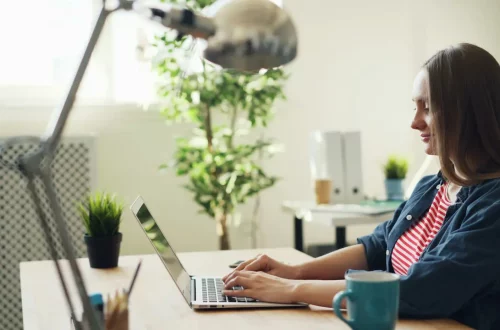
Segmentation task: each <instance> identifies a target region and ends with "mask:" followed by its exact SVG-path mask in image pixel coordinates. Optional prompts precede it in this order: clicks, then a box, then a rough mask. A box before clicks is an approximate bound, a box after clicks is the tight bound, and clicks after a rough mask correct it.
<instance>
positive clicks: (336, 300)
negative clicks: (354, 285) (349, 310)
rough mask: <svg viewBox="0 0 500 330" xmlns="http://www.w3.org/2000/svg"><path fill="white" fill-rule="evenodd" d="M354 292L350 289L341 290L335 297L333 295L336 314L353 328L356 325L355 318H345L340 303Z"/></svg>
mask: <svg viewBox="0 0 500 330" xmlns="http://www.w3.org/2000/svg"><path fill="white" fill-rule="evenodd" d="M352 294H353V292H352V291H350V290H347V291H340V292H338V293H337V294H336V295H335V297H333V310H334V312H335V314H336V315H337V317H338V318H339V319H341V320H342V321H343V322H345V323H346V324H347V325H348V326H350V327H351V328H353V327H354V320H347V319H346V318H344V315H342V311H341V310H340V309H341V307H340V304H341V303H342V300H344V298H349V296H352Z"/></svg>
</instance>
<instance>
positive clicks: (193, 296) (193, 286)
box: [191, 277, 196, 305]
mask: <svg viewBox="0 0 500 330" xmlns="http://www.w3.org/2000/svg"><path fill="white" fill-rule="evenodd" d="M195 301H196V280H195V279H194V278H192V277H191V305H192V304H193V302H195Z"/></svg>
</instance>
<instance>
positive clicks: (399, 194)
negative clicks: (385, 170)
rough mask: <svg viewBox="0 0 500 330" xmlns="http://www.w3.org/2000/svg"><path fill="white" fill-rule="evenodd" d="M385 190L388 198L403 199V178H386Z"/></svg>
mask: <svg viewBox="0 0 500 330" xmlns="http://www.w3.org/2000/svg"><path fill="white" fill-rule="evenodd" d="M385 192H386V195H387V199H388V200H403V199H404V192H403V180H402V179H386V180H385Z"/></svg>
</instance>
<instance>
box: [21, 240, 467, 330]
mask: <svg viewBox="0 0 500 330" xmlns="http://www.w3.org/2000/svg"><path fill="white" fill-rule="evenodd" d="M258 252H260V253H262V252H263V253H267V254H269V255H270V256H273V257H275V258H277V259H279V260H283V261H287V262H290V263H301V262H304V261H306V260H308V259H310V258H311V257H309V256H307V255H305V254H303V253H301V252H298V251H296V250H294V249H291V248H285V249H270V250H259V251H256V250H244V251H224V252H197V253H181V254H179V258H180V259H181V261H182V263H183V264H184V267H185V268H186V269H187V271H188V272H189V273H190V274H196V275H215V276H222V275H225V274H226V273H227V272H228V271H230V269H229V268H228V265H229V264H230V263H232V262H234V261H236V260H239V259H247V258H250V257H253V256H255V255H256V254H257V253H258ZM141 257H142V258H143V264H142V268H141V272H140V274H139V277H138V278H137V282H136V284H135V288H134V291H133V293H132V296H131V306H130V308H131V315H130V322H131V326H130V329H133V330H136V329H141V330H149V329H150V330H154V329H210V330H215V329H228V328H237V329H241V330H244V329H276V328H286V329H290V330H291V329H300V330H303V329H311V328H314V329H348V327H347V326H346V325H345V324H344V323H343V322H342V321H340V320H339V319H337V317H336V316H335V315H334V314H333V312H332V310H331V309H328V308H320V307H316V306H310V307H307V308H301V309H260V310H250V309H249V310H238V311H231V310H215V311H213V310H212V311H208V310H207V311H200V312H196V311H193V310H192V309H191V308H190V307H189V306H188V305H187V304H186V302H185V300H184V298H183V297H182V295H181V294H180V293H179V291H178V290H177V287H176V286H175V284H174V282H173V281H172V280H171V278H170V276H169V274H168V273H167V270H166V269H165V268H164V267H163V264H162V263H161V261H160V260H159V259H158V257H157V256H156V255H146V256H141ZM139 258H140V257H139V256H126V257H121V258H120V263H119V268H117V269H113V270H95V269H91V268H90V267H89V265H88V260H87V259H80V260H79V264H80V266H81V270H82V273H83V276H84V279H85V282H86V285H87V289H88V291H89V293H93V292H101V293H103V294H107V293H108V292H109V293H111V292H114V290H115V289H121V288H125V287H127V286H128V284H129V282H130V279H131V278H132V274H133V271H134V269H135V266H136V265H137V262H138V260H139ZM20 268H21V290H22V304H23V317H24V329H25V330H35V329H50V330H54V329H58V330H63V329H69V328H70V327H69V325H70V321H69V312H68V309H67V308H66V303H65V301H64V296H63V293H62V290H61V288H60V285H59V280H58V278H57V275H56V271H55V268H54V266H53V263H52V262H51V261H33V262H23V263H21V267H20ZM63 269H64V272H65V273H66V274H69V267H68V266H67V264H65V265H64V267H63ZM71 294H72V296H76V295H75V290H74V288H72V290H71ZM397 329H418V330H426V329H429V330H430V329H436V330H437V329H468V328H467V327H465V326H461V325H459V324H458V323H455V322H452V321H448V320H432V321H430V320H429V321H427V320H426V321H413V320H404V321H400V322H399V323H398V327H397Z"/></svg>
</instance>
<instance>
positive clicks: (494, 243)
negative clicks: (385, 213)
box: [358, 173, 500, 329]
mask: <svg viewBox="0 0 500 330" xmlns="http://www.w3.org/2000/svg"><path fill="white" fill-rule="evenodd" d="M443 183H444V179H443V177H442V175H441V173H438V174H437V175H432V176H426V177H424V178H423V179H422V180H420V182H419V183H418V185H417V186H416V188H415V190H414V192H413V194H412V195H411V197H410V198H409V199H408V200H407V201H406V202H404V203H402V204H401V205H400V206H399V208H398V209H397V210H396V212H395V214H394V217H393V219H392V220H389V221H387V222H384V223H382V224H380V225H379V226H377V228H376V229H375V231H374V232H373V233H372V234H371V235H368V236H364V237H361V238H359V239H358V242H359V243H361V244H363V245H364V247H365V252H366V257H367V261H368V266H369V270H382V271H388V272H394V268H393V267H392V263H391V255H392V251H393V249H394V245H395V244H396V241H397V240H398V239H399V237H400V236H401V235H402V234H403V233H404V232H405V231H406V230H408V228H410V226H411V225H412V224H413V223H415V222H416V221H418V220H419V219H420V218H421V217H422V216H424V215H425V213H426V211H427V210H428V209H429V207H430V206H431V204H432V201H433V199H434V197H435V195H436V193H437V192H438V190H439V187H440V185H441V184H443ZM399 312H400V316H402V317H412V318H440V317H443V318H452V319H455V320H457V321H459V322H461V323H464V324H466V325H468V326H471V327H473V328H476V329H500V179H493V180H488V181H485V182H483V183H481V184H478V185H476V186H470V187H462V188H461V189H460V191H459V193H458V195H457V200H456V202H455V203H454V204H452V205H450V206H449V208H448V211H447V213H446V217H445V219H444V221H443V226H442V227H441V229H440V230H439V232H438V233H437V235H436V236H435V238H434V239H433V240H432V241H431V242H430V244H429V245H428V246H427V247H426V248H425V249H424V251H423V253H422V255H421V257H420V259H419V260H418V261H417V262H416V263H415V264H413V265H412V266H411V267H410V269H409V271H408V275H405V276H401V282H400V302H399Z"/></svg>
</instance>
